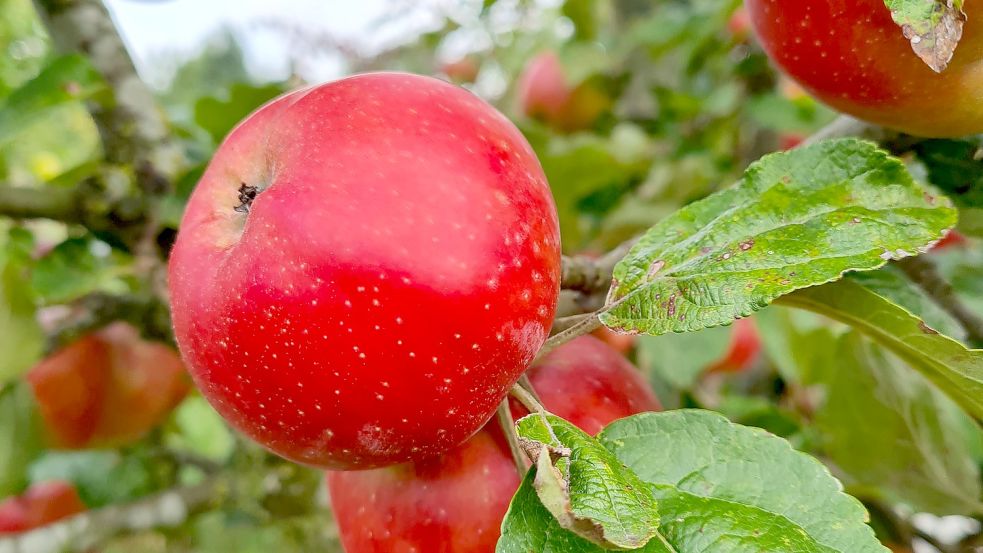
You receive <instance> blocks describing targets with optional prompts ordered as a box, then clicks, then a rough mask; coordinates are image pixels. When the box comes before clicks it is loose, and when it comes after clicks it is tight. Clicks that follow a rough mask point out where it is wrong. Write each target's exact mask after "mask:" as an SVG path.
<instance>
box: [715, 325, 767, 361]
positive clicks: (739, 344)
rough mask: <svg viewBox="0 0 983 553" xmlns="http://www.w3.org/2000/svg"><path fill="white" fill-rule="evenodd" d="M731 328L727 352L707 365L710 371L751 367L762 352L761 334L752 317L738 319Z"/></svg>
mask: <svg viewBox="0 0 983 553" xmlns="http://www.w3.org/2000/svg"><path fill="white" fill-rule="evenodd" d="M731 328H732V329H733V330H732V331H731V339H730V346H729V347H728V348H727V353H725V354H724V356H723V357H722V358H721V359H720V360H718V361H716V362H714V363H712V364H711V365H710V366H709V367H707V369H706V370H707V372H708V373H738V372H741V371H743V370H746V369H747V368H749V367H750V366H751V365H752V364H753V363H754V361H755V360H756V359H757V358H758V355H759V354H760V353H761V336H760V335H759V334H758V327H756V326H755V325H754V321H753V320H752V319H737V320H736V321H734V324H733V325H732V326H731Z"/></svg>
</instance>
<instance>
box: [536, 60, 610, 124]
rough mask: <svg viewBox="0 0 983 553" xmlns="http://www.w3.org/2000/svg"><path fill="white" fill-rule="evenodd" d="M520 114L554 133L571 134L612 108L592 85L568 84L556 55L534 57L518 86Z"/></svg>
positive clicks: (583, 83) (582, 83) (604, 95)
mask: <svg viewBox="0 0 983 553" xmlns="http://www.w3.org/2000/svg"><path fill="white" fill-rule="evenodd" d="M517 93H518V99H519V109H520V111H521V112H522V113H523V114H524V115H525V116H526V117H529V118H532V119H538V120H540V121H542V122H544V123H546V124H547V125H549V126H551V127H553V128H554V129H556V130H559V131H563V132H574V131H579V130H583V129H587V128H589V127H591V126H592V125H593V124H594V122H595V121H596V120H597V118H598V117H599V116H600V115H601V114H602V113H604V111H605V110H607V109H608V108H609V107H610V105H611V99H610V98H609V97H608V95H607V94H605V93H604V92H603V91H601V90H600V89H599V88H598V87H597V86H596V85H595V84H594V83H592V82H590V81H584V82H581V83H570V82H568V80H567V76H566V73H565V72H564V70H563V64H562V62H561V61H560V58H559V56H557V54H556V53H555V52H552V51H546V52H542V53H540V54H537V55H536V56H534V57H533V58H532V59H530V60H529V62H528V63H527V64H526V67H525V68H524V69H523V71H522V74H521V75H520V76H519V80H518V83H517Z"/></svg>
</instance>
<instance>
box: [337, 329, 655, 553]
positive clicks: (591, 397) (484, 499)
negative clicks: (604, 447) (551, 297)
mask: <svg viewBox="0 0 983 553" xmlns="http://www.w3.org/2000/svg"><path fill="white" fill-rule="evenodd" d="M529 376H530V379H531V381H532V383H533V386H534V387H535V388H536V390H537V391H538V392H539V395H540V396H541V398H542V400H543V403H544V404H545V405H546V407H547V408H548V409H549V410H550V411H552V412H554V413H556V414H557V415H560V416H562V417H564V418H565V419H567V420H569V421H571V422H572V423H574V424H576V425H577V426H579V427H580V428H581V429H583V430H584V431H586V432H589V433H591V434H596V433H597V432H599V431H600V430H601V429H602V428H603V427H604V426H605V425H606V424H608V423H610V422H611V421H614V420H616V419H619V418H622V417H626V416H628V415H633V414H635V413H640V412H642V411H655V410H658V409H659V403H658V401H657V400H656V398H655V396H654V395H653V393H652V390H651V389H650V388H649V387H648V384H647V383H646V382H645V381H644V379H643V378H642V376H641V374H640V373H639V372H638V371H637V370H636V369H635V368H634V367H632V366H631V364H630V363H628V362H627V361H626V360H625V358H624V357H622V356H621V355H619V354H618V353H617V352H616V351H614V350H612V349H611V348H609V347H608V346H607V345H605V344H604V343H603V342H601V341H600V340H598V339H597V338H594V337H591V336H583V337H580V338H577V339H576V340H574V341H572V342H570V343H568V344H566V345H564V346H561V347H560V348H557V349H556V350H555V351H553V352H551V353H550V354H549V355H548V356H547V357H546V358H545V359H544V360H543V361H542V362H541V363H540V364H537V365H536V366H535V367H533V368H532V369H530V371H529ZM517 414H521V413H517ZM327 481H328V490H329V491H330V493H331V505H332V509H333V510H334V514H335V517H336V519H337V521H338V527H339V530H340V534H341V540H342V543H343V544H344V546H345V550H346V551H347V552H348V553H408V552H411V551H416V552H419V553H423V552H426V553H491V552H493V551H495V544H496V542H497V541H498V537H499V534H500V526H501V524H502V519H503V518H504V517H505V512H506V511H507V510H508V506H509V502H510V501H511V500H512V496H513V495H514V494H515V491H516V490H517V489H518V487H519V476H518V474H517V473H516V470H515V464H514V463H513V461H512V456H511V454H510V453H509V450H508V446H507V445H506V443H505V439H504V437H502V435H501V432H500V431H499V429H498V427H497V426H496V423H494V422H493V423H489V425H488V426H487V427H486V428H485V429H484V430H482V431H481V432H479V433H478V434H477V435H476V436H474V437H473V438H471V439H470V440H468V442H466V443H465V444H464V445H463V446H461V447H458V448H456V449H454V450H452V451H451V452H449V453H447V454H446V455H444V456H442V457H439V458H436V459H431V460H426V461H420V462H416V463H412V464H406V465H400V466H398V467H389V468H385V469H377V470H370V471H358V472H329V473H328V476H327Z"/></svg>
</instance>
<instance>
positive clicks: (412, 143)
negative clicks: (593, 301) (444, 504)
mask: <svg viewBox="0 0 983 553" xmlns="http://www.w3.org/2000/svg"><path fill="white" fill-rule="evenodd" d="M243 183H246V184H247V185H248V186H256V187H258V188H259V189H260V190H259V192H258V195H257V196H256V198H255V200H254V201H253V202H252V204H251V206H250V207H249V211H248V213H243V212H241V211H236V210H234V209H233V208H234V207H236V206H237V204H239V199H238V197H239V190H240V187H241V186H242V185H243ZM240 209H242V208H240ZM169 276H170V279H169V280H170V292H171V299H172V308H173V309H172V310H173V317H174V328H175V334H176V337H177V341H178V344H179V346H180V349H181V351H182V353H183V355H184V358H185V360H186V362H187V364H188V367H189V370H190V372H191V374H192V377H193V378H194V379H195V381H196V383H197V385H198V387H199V388H200V389H201V392H202V394H203V395H204V397H205V398H206V399H207V400H208V401H209V402H210V403H211V404H212V405H213V406H214V407H215V409H216V410H217V411H218V412H219V413H220V414H221V415H222V416H223V417H224V418H225V419H226V420H227V421H229V422H230V423H231V424H232V425H233V426H235V427H236V428H238V429H239V430H240V431H242V432H243V433H244V434H246V435H247V436H249V437H250V438H252V439H253V440H255V441H257V442H258V443H260V444H262V445H264V446H265V447H267V448H268V449H270V450H271V451H273V452H274V453H276V454H278V455H281V456H282V457H285V458H287V459H290V460H292V461H295V462H298V463H302V464H307V465H312V466H319V467H324V468H334V469H366V468H372V467H379V466H387V465H393V464H397V463H401V462H405V461H409V460H411V459H417V458H422V457H426V456H434V455H437V454H440V453H443V452H446V451H448V450H449V449H451V448H453V447H456V446H458V445H460V444H461V443H463V442H464V441H465V440H467V439H468V438H469V437H471V436H472V435H473V434H474V433H476V432H477V431H478V430H479V429H480V428H481V427H482V425H484V424H485V422H486V421H488V419H489V418H490V417H491V416H492V414H493V413H494V411H495V408H496V407H497V405H498V404H499V402H500V401H501V400H502V398H503V397H505V394H506V393H507V392H508V390H509V388H510V387H511V386H512V384H513V383H514V382H515V381H516V380H517V379H518V378H519V376H520V375H521V374H522V373H523V371H524V370H525V369H526V367H527V366H528V365H529V363H531V362H532V359H533V357H534V356H535V354H536V352H537V351H538V350H539V348H540V347H541V346H542V344H543V342H544V341H545V339H546V337H547V335H548V332H549V328H550V325H551V323H552V319H553V314H554V311H555V309H556V302H557V298H558V295H559V281H560V237H559V227H558V221H557V214H556V207H555V205H554V203H553V198H552V196H551V195H550V190H549V185H548V184H547V182H546V177H545V175H544V174H543V171H542V168H541V167H540V165H539V162H538V160H537V159H536V157H535V154H534V153H533V151H532V149H531V148H530V146H529V144H528V143H527V142H526V140H525V139H524V138H523V137H522V135H521V134H520V132H519V131H518V129H516V128H515V126H514V125H512V123H511V122H509V121H508V120H507V119H506V118H505V117H504V116H502V115H501V114H500V113H498V112H497V111H495V109H494V108H492V107H491V106H490V105H488V104H487V103H485V102H484V101H482V100H481V99H479V98H478V97H477V96H475V95H473V94H471V93H470V92H468V91H466V90H464V89H462V88H460V87H456V86H454V85H451V84H449V83H446V82H444V81H440V80H438V79H433V78H429V77H421V76H416V75H409V74H401V73H372V74H365V75H358V76H354V77H350V78H347V79H342V80H339V81H335V82H331V83H327V84H324V85H320V86H316V87H312V88H308V89H305V90H302V91H298V92H294V93H291V94H288V95H285V96H282V97H280V98H278V99H276V100H274V101H272V102H271V103H269V104H267V105H266V106H264V107H262V108H260V109H259V110H258V111H257V112H256V113H254V114H253V115H251V116H250V117H249V118H247V119H246V120H245V121H244V122H243V123H241V124H240V125H239V126H238V127H237V128H236V129H235V130H233V132H232V133H231V134H230V135H229V136H228V137H227V138H226V140H225V141H224V143H223V144H222V146H221V147H220V148H219V149H218V151H217V153H216V155H215V157H214V159H213V160H212V162H211V164H210V165H209V167H208V169H207V170H206V172H205V174H204V175H203V177H202V179H201V181H200V182H199V183H198V186H197V188H196V189H195V191H194V193H193V194H192V196H191V199H190V201H189V203H188V207H187V211H186V212H185V215H184V220H183V222H182V225H181V229H180V231H179V234H178V237H177V241H176V243H175V246H174V249H173V252H172V254H171V258H170V266H169Z"/></svg>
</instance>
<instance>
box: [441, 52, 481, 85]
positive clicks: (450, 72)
mask: <svg viewBox="0 0 983 553" xmlns="http://www.w3.org/2000/svg"><path fill="white" fill-rule="evenodd" d="M480 70H481V66H480V65H479V64H478V60H477V59H475V57H474V56H464V57H463V58H459V59H457V60H455V61H450V62H447V63H444V64H442V65H441V66H440V72H441V73H443V74H444V75H447V77H448V78H449V79H450V80H451V81H453V82H455V83H473V82H474V80H475V79H477V78H478V72H479V71H480Z"/></svg>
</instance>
